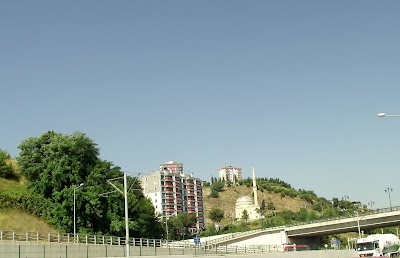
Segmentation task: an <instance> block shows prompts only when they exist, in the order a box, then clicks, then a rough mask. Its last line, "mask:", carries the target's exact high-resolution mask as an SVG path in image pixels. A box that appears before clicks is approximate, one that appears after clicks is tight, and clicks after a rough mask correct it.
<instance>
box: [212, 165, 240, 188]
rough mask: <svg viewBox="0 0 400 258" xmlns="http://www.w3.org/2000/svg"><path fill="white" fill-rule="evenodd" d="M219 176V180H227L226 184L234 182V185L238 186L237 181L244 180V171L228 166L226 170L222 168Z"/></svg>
mask: <svg viewBox="0 0 400 258" xmlns="http://www.w3.org/2000/svg"><path fill="white" fill-rule="evenodd" d="M218 174H219V179H220V180H221V181H222V180H225V182H228V181H229V182H232V183H233V184H236V182H237V181H239V180H242V169H241V168H235V167H232V166H227V167H224V168H221V169H220V170H219V171H218Z"/></svg>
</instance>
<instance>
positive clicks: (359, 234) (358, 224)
mask: <svg viewBox="0 0 400 258" xmlns="http://www.w3.org/2000/svg"><path fill="white" fill-rule="evenodd" d="M354 213H355V214H356V215H357V228H358V238H361V230H360V218H359V217H358V211H354Z"/></svg>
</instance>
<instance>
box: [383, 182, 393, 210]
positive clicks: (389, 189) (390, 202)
mask: <svg viewBox="0 0 400 258" xmlns="http://www.w3.org/2000/svg"><path fill="white" fill-rule="evenodd" d="M385 192H386V193H388V194H389V204H390V210H392V199H391V198H390V192H393V189H392V188H390V187H388V188H386V189H385Z"/></svg>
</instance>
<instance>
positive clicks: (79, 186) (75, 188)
mask: <svg viewBox="0 0 400 258" xmlns="http://www.w3.org/2000/svg"><path fill="white" fill-rule="evenodd" d="M82 186H83V183H81V184H80V185H78V186H77V187H74V243H76V193H75V192H76V190H77V189H79V188H81V187H82Z"/></svg>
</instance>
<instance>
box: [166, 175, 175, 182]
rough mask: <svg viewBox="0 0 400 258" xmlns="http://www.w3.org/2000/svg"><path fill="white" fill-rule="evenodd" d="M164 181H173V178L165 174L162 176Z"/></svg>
mask: <svg viewBox="0 0 400 258" xmlns="http://www.w3.org/2000/svg"><path fill="white" fill-rule="evenodd" d="M164 181H174V179H173V178H172V176H166V177H164Z"/></svg>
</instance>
